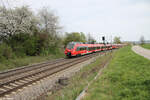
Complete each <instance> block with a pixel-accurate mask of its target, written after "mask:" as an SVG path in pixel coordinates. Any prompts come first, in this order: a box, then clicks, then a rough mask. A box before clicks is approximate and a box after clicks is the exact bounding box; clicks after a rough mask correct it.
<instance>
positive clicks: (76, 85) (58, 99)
mask: <svg viewBox="0 0 150 100" xmlns="http://www.w3.org/2000/svg"><path fill="white" fill-rule="evenodd" d="M110 57H111V54H110V53H109V54H108V55H106V56H103V57H99V58H98V59H97V60H96V61H95V62H93V63H91V64H89V65H87V66H85V67H84V68H83V69H81V71H80V72H78V73H77V74H76V75H75V76H73V77H72V78H71V79H70V80H69V85H68V86H66V87H64V88H63V89H61V90H59V91H55V92H54V93H53V94H51V95H48V97H47V100H75V98H76V97H77V96H78V95H79V94H80V93H81V91H82V90H83V89H84V88H85V86H86V85H87V84H88V82H90V81H91V80H93V78H94V77H95V76H96V74H97V72H98V71H99V70H100V68H101V67H102V66H103V65H104V64H105V63H106V62H108V61H109V60H110Z"/></svg>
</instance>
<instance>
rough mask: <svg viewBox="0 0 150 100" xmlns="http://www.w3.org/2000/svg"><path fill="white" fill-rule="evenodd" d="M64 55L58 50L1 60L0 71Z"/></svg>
mask: <svg viewBox="0 0 150 100" xmlns="http://www.w3.org/2000/svg"><path fill="white" fill-rule="evenodd" d="M62 57H64V53H63V51H62V52H61V51H58V52H57V53H53V54H49V55H46V56H42V55H41V56H25V57H23V58H21V57H20V58H18V57H16V58H14V59H8V60H4V61H1V62H0V71H3V70H7V69H12V68H16V67H22V66H26V65H30V64H34V63H40V62H44V61H47V60H52V59H57V58H62Z"/></svg>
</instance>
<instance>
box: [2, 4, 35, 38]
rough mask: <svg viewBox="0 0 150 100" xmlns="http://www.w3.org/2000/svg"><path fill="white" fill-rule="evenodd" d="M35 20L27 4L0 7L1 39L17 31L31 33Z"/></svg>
mask: <svg viewBox="0 0 150 100" xmlns="http://www.w3.org/2000/svg"><path fill="white" fill-rule="evenodd" d="M37 23H38V22H37V20H36V18H35V16H34V14H33V13H32V11H30V10H29V8H28V7H27V6H23V7H20V8H14V9H6V8H5V7H0V33H1V34H0V36H1V38H3V39H6V38H8V37H11V36H12V35H13V34H18V33H32V29H33V27H36V26H37Z"/></svg>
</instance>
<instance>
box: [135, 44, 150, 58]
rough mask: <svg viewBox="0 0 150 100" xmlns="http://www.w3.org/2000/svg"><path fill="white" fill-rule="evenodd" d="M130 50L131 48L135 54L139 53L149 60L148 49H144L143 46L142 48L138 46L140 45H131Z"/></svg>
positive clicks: (149, 52)
mask: <svg viewBox="0 0 150 100" xmlns="http://www.w3.org/2000/svg"><path fill="white" fill-rule="evenodd" d="M132 50H133V51H134V52H135V53H137V54H139V55H141V56H144V57H145V58H147V59H149V60H150V50H148V49H144V48H142V47H140V46H133V47H132Z"/></svg>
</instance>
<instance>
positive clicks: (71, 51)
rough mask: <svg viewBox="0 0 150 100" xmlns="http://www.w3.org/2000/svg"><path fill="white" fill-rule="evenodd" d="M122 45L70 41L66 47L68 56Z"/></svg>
mask: <svg viewBox="0 0 150 100" xmlns="http://www.w3.org/2000/svg"><path fill="white" fill-rule="evenodd" d="M120 46H121V45H118V44H112V45H111V44H106V45H104V44H83V43H82V42H70V43H69V44H68V45H67V47H66V49H65V55H66V56H67V57H72V56H80V55H85V54H89V53H93V52H98V51H104V50H111V49H115V48H119V47H120Z"/></svg>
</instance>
